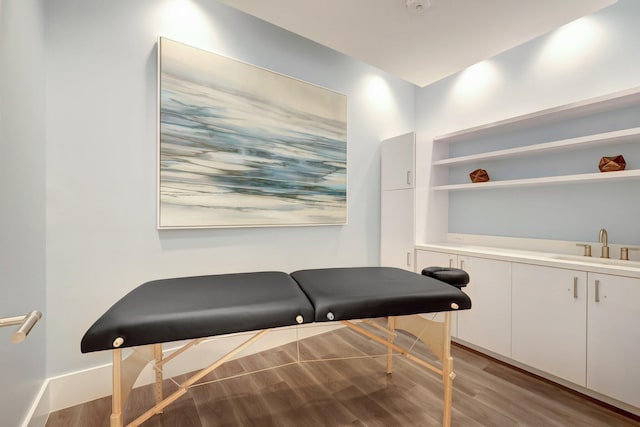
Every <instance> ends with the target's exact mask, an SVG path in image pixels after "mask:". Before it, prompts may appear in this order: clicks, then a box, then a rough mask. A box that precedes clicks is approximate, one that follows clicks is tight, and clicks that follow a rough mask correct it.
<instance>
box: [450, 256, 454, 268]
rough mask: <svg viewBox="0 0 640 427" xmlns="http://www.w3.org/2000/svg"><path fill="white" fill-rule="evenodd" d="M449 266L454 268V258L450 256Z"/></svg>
mask: <svg viewBox="0 0 640 427" xmlns="http://www.w3.org/2000/svg"><path fill="white" fill-rule="evenodd" d="M449 268H453V258H449Z"/></svg>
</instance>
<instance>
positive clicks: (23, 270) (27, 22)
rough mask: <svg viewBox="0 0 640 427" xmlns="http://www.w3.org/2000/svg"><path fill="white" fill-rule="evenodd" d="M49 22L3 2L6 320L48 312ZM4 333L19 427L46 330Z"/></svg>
mask: <svg viewBox="0 0 640 427" xmlns="http://www.w3.org/2000/svg"><path fill="white" fill-rule="evenodd" d="M43 44H44V41H43V17H42V5H41V3H40V1H39V0H4V1H3V0H0V70H1V72H0V200H1V201H2V209H0V224H2V225H1V226H0V278H1V281H0V317H13V316H22V315H25V314H27V313H28V312H30V311H32V310H40V311H43V312H45V313H44V314H45V317H46V316H47V315H48V313H46V310H45V249H44V246H45V143H44V141H45V139H44V114H45V113H44V99H43V97H42V95H43V92H44V74H43V72H42V70H43V66H44V59H43ZM15 329H16V328H15V327H7V328H2V329H0V414H2V415H0V417H1V421H0V424H2V425H6V426H16V425H19V424H20V423H21V422H22V420H23V419H24V418H25V416H26V414H27V411H28V410H29V408H30V407H31V404H32V403H33V401H34V399H35V398H36V394H37V392H38V390H39V389H40V387H41V386H42V383H43V382H44V379H45V325H44V322H40V323H38V324H37V325H36V326H35V328H34V329H33V331H32V332H31V334H30V335H29V336H28V337H27V339H26V341H24V342H22V343H20V344H12V343H11V342H10V337H11V334H12V333H13V332H14V331H15Z"/></svg>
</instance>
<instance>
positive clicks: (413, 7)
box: [405, 0, 432, 14]
mask: <svg viewBox="0 0 640 427" xmlns="http://www.w3.org/2000/svg"><path fill="white" fill-rule="evenodd" d="M431 3H432V0H407V2H406V3H405V6H406V7H407V10H408V11H409V12H410V13H413V14H418V13H422V12H424V11H425V10H427V9H429V8H430V7H431Z"/></svg>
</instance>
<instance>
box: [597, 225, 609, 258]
mask: <svg viewBox="0 0 640 427" xmlns="http://www.w3.org/2000/svg"><path fill="white" fill-rule="evenodd" d="M598 242H600V243H602V255H600V258H609V235H608V234H607V230H605V229H604V228H601V229H600V234H599V235H598Z"/></svg>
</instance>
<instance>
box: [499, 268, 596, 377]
mask: <svg viewBox="0 0 640 427" xmlns="http://www.w3.org/2000/svg"><path fill="white" fill-rule="evenodd" d="M511 268H512V276H511V277H512V282H511V283H512V285H511V292H512V308H511V309H512V324H511V328H512V333H511V357H512V358H513V359H515V360H517V361H519V362H522V363H525V364H527V365H529V366H532V367H534V368H537V369H540V370H542V371H545V372H548V373H550V374H552V375H555V376H557V377H560V378H563V379H565V380H568V381H571V382H573V383H575V384H579V385H581V386H583V387H584V386H585V381H586V377H585V372H586V354H585V348H586V342H587V333H586V329H585V325H586V322H587V273H585V272H583V271H574V270H565V269H561V268H551V267H542V266H536V265H528V264H517V263H513V264H512V266H511Z"/></svg>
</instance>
